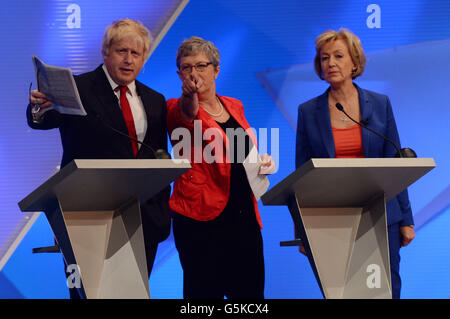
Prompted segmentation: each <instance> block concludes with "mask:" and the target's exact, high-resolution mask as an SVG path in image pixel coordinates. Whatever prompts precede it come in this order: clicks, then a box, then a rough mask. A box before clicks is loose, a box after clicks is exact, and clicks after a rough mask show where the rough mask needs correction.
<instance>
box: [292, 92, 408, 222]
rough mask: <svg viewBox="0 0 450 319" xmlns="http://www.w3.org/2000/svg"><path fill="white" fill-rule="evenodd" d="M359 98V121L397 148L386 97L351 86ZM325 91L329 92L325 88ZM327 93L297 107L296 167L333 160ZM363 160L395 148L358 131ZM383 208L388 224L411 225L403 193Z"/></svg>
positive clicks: (395, 130) (392, 155)
mask: <svg viewBox="0 0 450 319" xmlns="http://www.w3.org/2000/svg"><path fill="white" fill-rule="evenodd" d="M355 87H356V88H357V90H358V95H359V105H360V108H361V118H362V121H363V122H365V123H368V124H367V126H368V127H370V128H371V129H373V130H375V131H377V132H379V133H381V134H383V135H384V136H386V137H387V138H389V139H391V140H392V141H393V142H394V143H396V144H397V145H400V139H399V135H398V132H397V125H396V124H395V119H394V115H393V113H392V107H391V102H390V101H389V98H388V97H387V96H386V95H382V94H378V93H375V92H371V91H368V90H364V89H361V88H360V87H358V86H357V85H356V84H355ZM328 90H329V89H328ZM328 90H327V91H326V92H325V93H323V94H322V95H320V96H318V97H316V98H314V99H311V100H309V101H307V102H305V103H303V104H301V105H300V106H299V108H298V121H297V141H296V153H295V166H296V167H297V168H298V167H300V166H301V165H302V164H303V163H305V162H306V161H308V160H309V159H311V158H334V157H335V149H334V139H333V131H332V128H331V121H330V111H329V109H328ZM361 134H362V143H363V149H364V157H366V158H381V157H394V155H395V153H396V152H397V151H396V149H395V147H394V146H393V145H392V144H391V143H389V142H386V141H385V140H383V139H382V138H380V137H378V136H377V135H375V134H373V133H372V132H370V131H369V130H365V129H362V131H361ZM386 208H387V222H388V225H392V224H395V223H400V226H406V225H413V224H414V222H413V216H412V211H411V205H410V202H409V199H408V192H407V190H405V191H403V192H402V193H400V194H399V195H398V196H397V197H396V198H394V199H392V200H391V201H389V202H388V203H387V205H386Z"/></svg>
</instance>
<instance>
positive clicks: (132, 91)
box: [102, 63, 137, 96]
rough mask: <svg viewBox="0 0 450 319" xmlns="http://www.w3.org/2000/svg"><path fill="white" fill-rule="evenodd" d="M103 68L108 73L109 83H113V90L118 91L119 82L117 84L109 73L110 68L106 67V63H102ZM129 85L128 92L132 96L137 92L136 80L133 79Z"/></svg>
mask: <svg viewBox="0 0 450 319" xmlns="http://www.w3.org/2000/svg"><path fill="white" fill-rule="evenodd" d="M102 69H103V71H104V72H105V74H106V78H107V79H108V82H109V84H110V85H111V87H112V88H113V91H116V90H117V89H118V87H119V84H117V83H116V82H115V81H114V80H113V79H112V78H111V76H110V75H109V72H108V69H107V68H106V65H105V64H104V63H103V65H102ZM127 87H128V92H129V93H130V94H131V96H133V95H135V94H136V93H137V92H136V81H133V82H131V83H129V84H128V85H127Z"/></svg>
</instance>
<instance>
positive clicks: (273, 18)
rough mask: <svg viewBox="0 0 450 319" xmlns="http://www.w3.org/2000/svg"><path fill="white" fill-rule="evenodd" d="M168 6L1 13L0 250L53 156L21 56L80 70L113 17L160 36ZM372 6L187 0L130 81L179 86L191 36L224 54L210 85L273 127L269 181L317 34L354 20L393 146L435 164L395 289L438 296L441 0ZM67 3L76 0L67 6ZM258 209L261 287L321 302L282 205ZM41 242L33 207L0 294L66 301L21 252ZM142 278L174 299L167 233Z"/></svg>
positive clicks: (443, 154)
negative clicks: (394, 135) (35, 122)
mask: <svg viewBox="0 0 450 319" xmlns="http://www.w3.org/2000/svg"><path fill="white" fill-rule="evenodd" d="M176 2H177V1H154V0H152V1H133V5H130V6H127V9H123V8H121V7H120V6H119V5H113V4H111V2H110V1H95V2H94V1H82V0H78V1H77V0H75V1H64V0H60V1H57V0H53V1H50V0H48V1H39V2H37V1H31V0H28V1H25V0H23V1H16V2H13V3H9V4H8V7H6V8H5V9H4V10H2V11H1V12H0V26H1V27H0V30H1V31H0V32H1V38H2V39H3V43H5V41H6V45H5V47H4V49H3V50H0V58H1V60H2V61H4V62H6V63H4V65H3V67H4V69H6V70H5V72H4V75H5V76H3V77H2V80H1V81H2V83H1V84H2V85H1V86H0V88H1V89H0V90H1V93H2V94H1V96H2V97H3V98H4V99H6V103H5V106H4V107H3V112H2V114H3V116H2V117H1V118H0V252H3V255H0V257H2V256H5V254H6V253H5V252H6V251H8V247H11V245H13V241H14V238H16V236H17V235H18V233H19V232H20V230H21V229H23V225H24V224H26V223H27V221H29V220H30V218H31V219H32V218H33V217H35V216H29V215H23V214H22V213H21V212H20V211H19V209H18V206H17V202H18V201H20V200H21V199H22V198H23V197H24V196H26V195H27V194H28V193H29V192H30V191H31V190H32V189H34V188H35V187H36V186H38V185H40V183H42V182H43V181H44V180H46V179H47V178H48V176H49V175H50V174H52V173H53V172H54V171H55V169H56V167H57V165H58V163H59V161H60V158H61V146H60V143H59V134H58V132H57V130H53V131H45V132H41V131H33V130H31V129H29V128H28V127H27V125H26V120H25V107H26V104H27V100H28V86H29V84H30V82H31V81H33V68H32V64H31V54H35V55H37V56H39V57H40V58H42V59H43V60H44V61H45V62H46V63H49V64H55V65H60V66H68V67H71V68H72V70H73V71H74V73H80V72H84V71H87V70H90V69H92V68H94V67H96V66H97V65H99V64H100V63H101V62H102V57H101V54H100V46H101V36H102V33H103V30H104V28H105V27H106V25H107V24H109V23H110V22H111V21H112V20H114V19H117V18H121V17H129V18H134V19H139V20H141V21H143V22H144V24H145V25H147V26H148V27H149V28H150V29H151V30H152V32H153V33H154V34H159V33H161V32H162V31H161V30H162V29H163V25H164V22H165V21H167V20H168V17H169V16H170V12H172V11H171V10H173V7H174V6H176ZM375 2H376V3H374V1H345V2H343V1H330V0H317V1H314V2H312V1H300V0H286V1H282V2H280V1H273V0H272V1H267V0H258V1H253V0H249V1H238V0H211V1H195V0H194V1H191V2H189V3H188V5H187V6H186V8H185V9H184V10H183V12H182V13H181V15H180V16H179V17H178V19H177V20H176V21H175V23H174V24H173V25H172V27H171V28H170V30H169V31H168V32H167V34H166V35H165V37H164V38H163V39H162V41H161V42H160V43H159V45H158V47H157V48H156V50H155V51H154V53H153V55H152V56H151V57H150V59H149V61H148V62H147V63H146V65H145V68H144V69H143V71H142V73H141V74H140V75H139V80H141V81H142V82H144V83H145V84H147V85H148V86H150V87H152V88H153V89H155V90H157V91H159V92H161V93H163V94H164V95H165V96H166V98H171V97H177V96H179V95H180V91H181V90H180V87H181V83H180V81H179V79H178V76H177V75H176V65H175V53H176V49H177V47H178V45H179V44H180V43H181V41H182V40H183V39H185V38H188V37H190V36H192V35H198V36H201V37H204V38H206V39H208V40H211V41H213V42H214V43H215V44H216V45H217V47H218V48H219V50H220V53H221V55H222V60H221V72H220V75H219V77H218V79H217V91H218V93H219V94H221V95H228V96H233V97H235V98H238V99H240V100H241V101H242V102H243V103H244V107H245V111H246V116H247V119H248V121H249V123H250V124H251V125H252V126H253V127H255V128H256V129H258V128H268V129H269V132H270V128H278V129H279V138H280V143H279V170H278V172H277V173H276V174H275V175H273V176H271V177H270V181H271V184H272V185H275V184H276V183H277V182H279V181H281V180H282V179H283V178H284V177H286V176H287V175H288V174H290V173H291V172H292V171H293V170H294V150H295V142H294V141H295V127H296V120H297V106H298V104H299V103H301V102H304V101H306V100H307V99H310V98H312V97H314V96H316V95H318V94H320V93H322V92H323V91H324V90H325V89H326V87H327V86H326V83H324V82H323V81H321V80H320V79H318V77H317V76H316V75H315V73H314V70H313V66H312V60H313V58H314V39H315V37H316V36H317V35H318V34H319V33H321V32H323V31H325V30H326V29H338V28H340V27H347V28H349V29H351V30H352V31H353V32H355V33H356V34H357V35H358V36H359V37H360V38H361V41H362V44H363V47H364V49H365V51H366V54H367V56H368V63H367V68H366V72H365V74H364V75H363V76H362V77H361V78H358V80H357V83H358V84H359V85H360V86H361V87H363V88H366V89H371V90H374V91H378V92H380V93H384V94H387V95H389V97H390V98H391V102H392V105H393V108H394V113H395V116H396V119H397V125H398V129H399V132H400V137H401V141H402V144H403V145H404V146H409V147H412V148H413V149H415V150H416V152H417V153H418V155H419V157H433V158H435V160H436V164H437V167H436V169H434V170H433V171H432V172H430V173H429V174H428V175H426V176H425V177H424V178H422V179H421V180H419V181H418V182H417V183H415V184H414V185H413V186H412V187H410V198H411V203H412V208H413V212H414V214H415V219H416V230H417V237H416V239H415V240H414V241H413V242H412V244H411V245H410V246H408V247H406V248H402V250H401V257H402V262H401V270H400V271H401V275H402V278H403V290H402V297H404V298H449V297H450V275H449V268H450V267H449V266H450V248H449V245H448V243H449V237H448V235H447V230H448V229H449V227H450V217H449V214H448V212H449V210H450V209H449V200H450V187H449V180H450V167H449V165H450V161H449V160H448V158H449V155H450V154H449V152H450V151H449V150H450V148H449V140H450V130H449V128H448V124H447V122H448V120H449V119H450V108H449V107H448V101H449V100H450V81H449V80H448V74H449V71H450V64H449V63H448V62H447V60H448V56H450V21H449V19H448V17H449V16H450V2H448V1H446V0H441V1H438V0H415V1H406V0H404V1H400V0H399V1H388V0H378V1H375ZM74 3H75V4H76V5H77V7H70V6H71V5H72V4H74ZM77 10H78V11H77ZM168 12H169V13H168ZM272 146H273V145H272ZM270 150H271V149H270V147H269V151H270ZM260 209H261V214H262V219H263V225H264V229H263V238H264V254H265V260H266V289H265V295H266V297H267V298H321V294H320V290H319V288H318V286H317V283H316V281H315V278H314V275H313V273H312V271H311V269H310V267H309V263H308V261H307V259H306V258H305V257H304V256H302V255H300V254H299V253H298V252H297V251H296V249H295V248H280V247H279V242H280V241H282V240H289V239H292V237H293V226H292V222H291V219H290V216H289V212H288V210H287V208H284V207H263V206H262V205H260ZM27 218H28V219H27ZM29 224H30V223H29ZM52 241H53V236H52V234H51V230H50V228H49V225H48V223H47V221H46V220H45V216H44V215H43V214H41V216H39V217H38V218H37V220H36V222H35V223H34V224H33V225H32V227H31V229H30V230H29V231H28V233H27V234H26V235H25V237H24V239H23V240H22V241H21V242H20V244H19V245H18V246H17V248H16V249H15V251H14V252H13V253H12V255H11V256H10V257H9V258H3V260H7V262H6V264H4V265H1V264H0V269H1V272H0V297H3V298H67V297H68V292H67V288H66V285H65V277H64V273H63V271H64V269H63V264H62V259H61V256H60V255H58V254H38V255H32V254H31V248H32V247H38V246H46V245H50V244H52ZM10 251H11V250H10ZM7 257H8V256H7ZM2 266H3V268H2ZM150 288H151V295H152V297H153V298H181V297H182V273H181V268H180V264H179V260H178V255H177V252H176V249H175V247H174V243H173V240H172V237H169V239H168V240H166V241H165V242H163V243H162V244H161V245H160V248H159V250H158V254H157V259H156V262H155V267H154V271H153V273H152V277H151V279H150Z"/></svg>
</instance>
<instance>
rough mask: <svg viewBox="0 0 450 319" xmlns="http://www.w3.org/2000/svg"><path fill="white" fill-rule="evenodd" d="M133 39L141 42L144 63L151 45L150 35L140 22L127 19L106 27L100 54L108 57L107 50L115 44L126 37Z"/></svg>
mask: <svg viewBox="0 0 450 319" xmlns="http://www.w3.org/2000/svg"><path fill="white" fill-rule="evenodd" d="M129 36H131V37H133V38H135V39H137V40H138V41H141V43H142V45H143V47H144V52H143V54H144V61H147V59H148V58H149V56H150V45H151V43H152V40H153V39H152V35H151V33H150V31H149V30H148V29H147V28H146V27H145V26H144V25H143V24H142V23H141V22H140V21H135V20H131V19H128V18H125V19H120V20H116V21H114V22H113V23H112V24H110V25H109V26H108V27H106V30H105V34H104V35H103V44H102V54H103V55H106V56H108V55H109V49H110V48H111V46H112V45H113V43H115V42H119V41H121V40H123V39H124V38H126V37H129Z"/></svg>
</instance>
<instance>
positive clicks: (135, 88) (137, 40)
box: [27, 19, 170, 298]
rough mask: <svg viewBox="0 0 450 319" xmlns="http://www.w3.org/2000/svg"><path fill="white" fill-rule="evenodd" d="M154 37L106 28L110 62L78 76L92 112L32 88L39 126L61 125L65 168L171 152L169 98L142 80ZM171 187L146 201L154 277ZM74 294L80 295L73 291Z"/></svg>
mask: <svg viewBox="0 0 450 319" xmlns="http://www.w3.org/2000/svg"><path fill="white" fill-rule="evenodd" d="M150 45H151V35H150V32H149V31H148V29H147V28H146V27H145V26H144V25H143V24H142V23H140V22H138V21H134V20H131V19H121V20H117V21H114V22H113V23H112V24H111V25H110V26H108V27H107V28H106V30H105V34H104V41H103V47H102V55H103V61H104V63H103V64H102V65H100V66H99V67H98V68H97V69H95V70H94V71H91V72H88V73H84V74H81V75H78V76H74V78H75V82H76V84H77V87H78V91H79V94H80V97H81V101H82V103H83V106H84V108H85V110H86V112H87V116H85V117H81V116H73V115H64V114H60V113H58V112H56V111H54V110H50V109H49V107H50V106H51V105H52V101H49V100H48V99H47V98H46V96H45V95H44V94H43V93H42V92H39V91H37V90H33V91H31V94H30V98H29V102H30V103H29V105H28V108H27V119H28V124H29V126H30V127H32V128H34V129H41V130H47V129H53V128H59V130H60V133H61V142H62V146H63V156H62V161H61V167H64V166H65V165H67V164H68V163H69V162H71V161H72V160H73V159H131V158H155V157H156V156H157V155H156V154H155V152H154V151H153V150H151V149H150V148H148V147H144V146H143V147H141V146H140V145H139V144H138V143H136V142H135V141H133V140H132V139H130V138H127V137H125V136H123V135H121V134H119V133H117V132H115V131H114V130H113V129H111V127H112V128H114V129H116V130H119V131H121V132H122V133H124V134H126V135H128V136H131V137H133V138H134V139H138V140H140V141H143V142H144V143H145V144H147V145H150V146H151V148H153V149H154V150H164V151H167V128H166V101H165V98H164V96H163V95H161V94H160V93H158V92H156V91H154V90H152V89H150V88H149V87H147V86H146V85H144V84H142V83H141V82H139V81H137V80H136V77H137V75H138V74H139V72H140V71H141V69H142V67H143V65H144V63H145V62H146V60H147V59H148V57H149V52H150ZM169 195H170V187H168V188H166V189H165V190H164V191H162V192H161V193H159V194H158V195H156V196H155V197H153V198H152V199H150V200H149V201H147V202H146V203H144V204H142V205H141V214H142V225H143V230H144V240H145V250H146V255H147V268H148V274H149V276H150V273H151V270H152V266H153V262H154V258H155V254H156V249H157V246H158V243H159V242H160V241H162V240H164V239H166V238H167V236H168V235H169V233H170V217H169V208H168V199H169ZM72 290H74V289H71V297H72V298H76V297H78V293H77V292H76V291H72Z"/></svg>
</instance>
